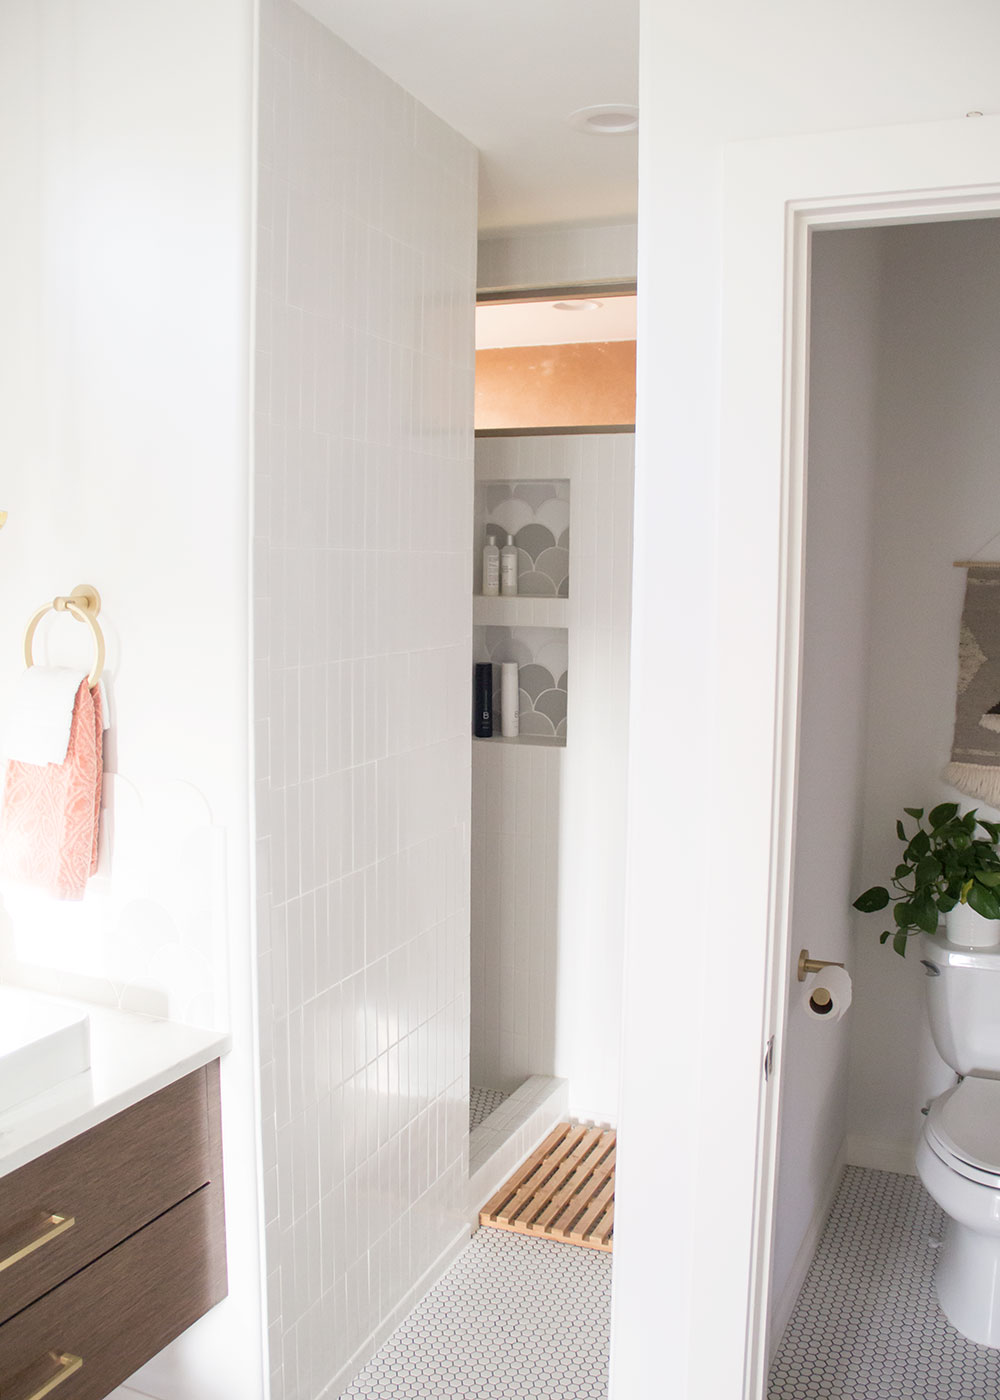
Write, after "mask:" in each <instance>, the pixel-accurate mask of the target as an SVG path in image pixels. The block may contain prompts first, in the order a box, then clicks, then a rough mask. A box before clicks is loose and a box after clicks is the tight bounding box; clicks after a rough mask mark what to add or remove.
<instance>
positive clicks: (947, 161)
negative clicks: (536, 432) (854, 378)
mask: <svg viewBox="0 0 1000 1400" xmlns="http://www.w3.org/2000/svg"><path fill="white" fill-rule="evenodd" d="M977 127H978V121H977V122H976V123H957V122H951V123H942V124H935V126H934V127H933V128H928V127H925V126H914V127H896V128H885V129H878V130H875V131H868V132H852V133H838V134H836V135H833V136H828V137H818V138H817V137H812V138H792V139H790V140H784V141H767V142H753V143H746V144H744V145H740V146H733V147H730V148H728V149H727V151H726V155H725V215H724V224H723V249H724V272H723V308H724V313H723V325H722V343H723V375H722V396H721V414H720V416H721V425H722V434H721V451H720V493H719V498H720V501H721V502H726V503H727V506H728V508H723V509H722V510H721V512H720V515H721V519H720V544H719V558H720V561H723V565H722V567H723V569H724V568H725V563H724V561H726V560H727V559H737V558H738V557H739V555H740V553H741V552H745V549H746V545H745V536H746V533H747V522H748V519H751V518H752V517H753V511H752V503H751V502H750V501H748V500H746V499H743V500H742V503H741V500H740V498H741V497H745V493H746V490H747V488H748V486H749V487H751V488H752V489H754V490H755V491H757V492H759V491H760V487H761V485H762V483H766V482H768V479H769V478H770V481H769V489H765V491H764V493H763V494H764V496H765V508H769V509H770V510H771V520H770V522H769V528H770V531H771V533H772V534H773V535H775V536H776V543H777V559H776V568H775V569H774V570H773V571H772V572H771V573H770V574H769V575H766V577H765V580H764V585H763V586H762V587H760V588H757V589H753V588H752V589H751V590H750V595H751V596H746V597H745V605H744V607H743V608H741V610H740V611H741V613H743V614H747V613H748V611H751V610H752V611H753V612H754V613H755V614H756V626H754V627H753V629H752V630H753V632H754V635H755V636H756V637H757V640H758V642H759V643H761V644H762V645H763V648H764V650H765V654H766V655H767V656H768V658H769V659H770V661H771V663H772V665H773V670H772V671H771V675H772V682H771V687H770V689H771V697H770V703H769V704H768V703H765V704H763V705H762V706H761V710H760V714H761V718H762V719H764V718H766V720H767V723H768V728H769V730H770V735H771V736H772V737H771V744H770V749H771V770H772V771H771V778H770V783H769V787H770V792H769V794H767V805H768V807H769V809H770V810H769V822H768V828H769V853H768V880H767V900H766V908H765V907H761V908H760V909H759V910H758V914H759V918H760V922H759V925H758V928H759V932H760V933H762V935H763V937H762V938H760V939H759V947H760V952H761V954H762V959H763V968H762V972H763V976H762V978H761V983H760V988H761V996H760V1024H761V1025H762V1026H763V1027H764V1033H763V1037H762V1039H763V1041H764V1043H765V1044H766V1042H767V1040H768V1038H769V1036H770V1035H774V1037H775V1046H776V1053H775V1056H774V1061H773V1065H774V1068H773V1071H772V1073H771V1075H770V1078H769V1080H768V1081H767V1082H762V1083H761V1086H760V1092H759V1098H758V1107H757V1141H756V1153H755V1182H756V1189H755V1192H754V1203H753V1226H752V1243H751V1259H750V1271H749V1287H748V1300H747V1335H746V1366H745V1372H744V1392H743V1393H744V1396H745V1400H761V1397H763V1396H764V1394H765V1388H766V1381H767V1363H768V1317H769V1304H770V1301H771V1299H770V1272H771V1265H772V1258H773V1247H774V1226H775V1210H776V1197H777V1185H778V1147H779V1134H780V1119H781V1097H782V1086H783V1081H784V1073H783V1070H784V1055H783V1053H782V1047H783V1043H784V1040H785V1032H786V1023H787V1012H788V1000H789V998H788V993H787V988H788V986H789V979H790V976H791V973H790V961H791V954H792V952H793V950H792V948H791V946H790V936H791V925H790V907H791V889H792V878H793V871H794V861H795V812H796V798H797V775H798V758H799V726H800V711H801V684H802V652H803V634H802V625H803V624H802V614H803V594H804V583H805V519H806V493H807V479H808V460H807V456H808V454H807V433H808V375H809V291H810V273H811V241H812V235H813V233H815V232H817V231H819V230H830V229H837V228H840V229H848V228H864V227H873V226H885V225H892V224H908V223H927V222H935V223H936V222H944V221H949V220H957V219H968V218H977V217H989V216H994V217H998V216H1000V181H997V180H996V179H995V178H994V179H992V180H991V179H990V178H989V176H991V175H993V176H995V173H996V170H997V154H998V149H1000V147H998V140H1000V122H997V121H996V120H991V121H989V122H988V123H987V124H986V125H984V126H983V127H982V128H980V129H978V130H977V129H976V128H977ZM764 327H766V333H767V344H768V347H769V349H770V351H771V353H770V354H769V355H765V356H764V357H762V356H761V354H760V342H761V330H762V328H764ZM748 455H749V456H750V457H751V458H752V461H753V463H754V465H755V466H756V468H757V470H749V471H748V469H747V468H748ZM741 486H742V489H741ZM741 537H742V538H743V540H744V543H743V544H742V548H741ZM744 579H745V575H744ZM733 581H734V582H735V573H734V576H733ZM720 596H723V597H731V596H732V593H731V591H730V590H729V589H727V587H726V585H725V584H723V587H722V592H721V594H720ZM768 614H770V618H768ZM748 620H749V619H748V617H747V616H744V617H743V619H742V621H741V622H740V623H739V624H738V625H739V626H740V627H741V628H742V627H744V626H745V625H746V622H747V621H748ZM724 630H725V629H724V627H723V628H722V633H723V634H724ZM719 644H720V646H721V647H723V648H724V647H725V645H726V640H725V636H724V635H720V639H719ZM744 644H745V643H744ZM760 674H761V676H762V678H763V668H761V672H760ZM745 740H746V735H745V734H744V735H743V741H744V742H745ZM734 761H736V756H735V754H730V755H729V757H728V758H727V759H726V760H725V762H726V767H727V769H728V770H729V771H732V768H731V764H732V763H733V762H734ZM759 797H760V798H763V797H764V794H763V793H761V794H759Z"/></svg>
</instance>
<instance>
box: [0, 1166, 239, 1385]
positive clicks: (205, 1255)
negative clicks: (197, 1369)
mask: <svg viewBox="0 0 1000 1400" xmlns="http://www.w3.org/2000/svg"><path fill="white" fill-rule="evenodd" d="M225 1293H226V1262H225V1238H224V1224H223V1209H222V1188H221V1185H219V1184H213V1185H211V1186H204V1187H202V1188H201V1190H200V1191H197V1192H196V1193H195V1194H194V1195H193V1196H189V1197H188V1198H187V1200H185V1201H182V1202H181V1204H180V1205H178V1206H174V1208H173V1209H172V1210H170V1211H168V1212H167V1213H166V1214H165V1215H161V1216H160V1218H159V1219H158V1220H154V1221H153V1223H152V1224H151V1225H147V1226H146V1227H145V1228H144V1229H142V1230H140V1231H139V1232H138V1234H135V1235H133V1236H132V1237H131V1238H130V1239H127V1240H125V1241H124V1242H123V1243H122V1244H120V1245H118V1246H117V1247H116V1248H115V1249H113V1250H111V1251H110V1253H108V1254H105V1255H104V1256H103V1257H102V1258H101V1259H98V1260H97V1261H96V1262H95V1263H93V1264H91V1265H90V1267H89V1268H86V1269H83V1270H82V1271H81V1272H80V1273H78V1274H75V1275H74V1276H73V1277H72V1278H71V1279H68V1280H67V1281H66V1282H65V1283H63V1284H60V1285H59V1287H58V1288H55V1289H53V1290H52V1292H51V1293H47V1294H46V1295H45V1297H44V1298H39V1300H38V1301H37V1302H36V1303H32V1305H31V1307H29V1308H25V1309H24V1311H23V1312H20V1313H18V1314H17V1316H16V1317H13V1318H11V1319H10V1321H8V1322H5V1323H4V1324H3V1326H0V1395H2V1396H3V1400H32V1397H35V1396H38V1395H39V1394H40V1393H45V1394H47V1395H49V1396H51V1397H52V1400H103V1397H104V1396H106V1395H108V1394H109V1392H110V1391H112V1390H113V1389H114V1388H115V1386H117V1385H120V1384H121V1383H122V1381H124V1380H127V1378H128V1377H129V1376H130V1375H132V1373H133V1372H134V1371H136V1370H138V1368H139V1367H140V1366H142V1365H143V1364H144V1363H145V1362H146V1361H148V1360H149V1359H150V1357H152V1356H155V1354H156V1353H157V1352H158V1351H160V1350H161V1349H162V1348H163V1347H165V1346H166V1345H167V1343H168V1342H172V1341H173V1340H174V1338H175V1337H178V1336H179V1335H180V1334H181V1332H183V1331H184V1329H185V1328H187V1327H190V1326H191V1324H192V1322H195V1321H196V1320H197V1319H198V1318H199V1317H201V1316H202V1314H203V1313H206V1312H207V1311H208V1309H209V1308H211V1307H212V1306H213V1305H214V1304H215V1303H217V1302H219V1300H220V1299H221V1298H223V1297H225ZM79 1362H82V1365H78V1363H79ZM53 1381H55V1384H54V1385H52V1384H51V1383H52V1382H53ZM46 1386H48V1387H49V1388H48V1389H47V1390H46Z"/></svg>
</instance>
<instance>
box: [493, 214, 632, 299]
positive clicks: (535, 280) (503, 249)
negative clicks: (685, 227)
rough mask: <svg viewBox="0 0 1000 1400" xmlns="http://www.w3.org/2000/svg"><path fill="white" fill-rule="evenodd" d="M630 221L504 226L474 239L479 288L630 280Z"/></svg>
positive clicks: (572, 284) (552, 285)
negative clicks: (477, 239) (511, 228)
mask: <svg viewBox="0 0 1000 1400" xmlns="http://www.w3.org/2000/svg"><path fill="white" fill-rule="evenodd" d="M635 271H636V227H635V224H634V223H615V224H575V225H571V226H558V227H557V226H552V227H542V228H531V229H518V230H513V231H511V230H506V231H505V232H503V233H495V234H488V235H484V236H483V237H482V238H480V240H479V277H478V281H479V290H480V291H483V292H485V291H496V290H500V289H501V288H506V287H511V288H513V287H559V286H567V287H568V286H577V285H579V284H581V283H586V282H610V281H612V280H614V279H616V278H617V279H621V280H622V281H634V280H635Z"/></svg>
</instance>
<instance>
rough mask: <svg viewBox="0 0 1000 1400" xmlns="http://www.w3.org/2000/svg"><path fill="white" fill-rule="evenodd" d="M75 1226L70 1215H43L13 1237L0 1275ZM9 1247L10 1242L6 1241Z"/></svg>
mask: <svg viewBox="0 0 1000 1400" xmlns="http://www.w3.org/2000/svg"><path fill="white" fill-rule="evenodd" d="M75 1224H76V1218H75V1216H72V1215H43V1216H42V1218H41V1219H40V1220H37V1221H36V1222H35V1223H34V1224H33V1225H31V1226H29V1227H28V1229H27V1230H22V1231H21V1233H20V1234H19V1235H17V1236H15V1237H14V1240H13V1245H14V1247H13V1249H12V1250H11V1252H10V1253H9V1254H7V1255H5V1256H4V1257H3V1258H2V1259H0V1273H3V1271H4V1269H9V1268H10V1266H11V1264H17V1263H18V1262H19V1261H20V1260H21V1259H26V1258H27V1256H28V1255H29V1254H34V1252H35V1250H36V1249H41V1247H42V1245H43V1244H48V1243H49V1241H50V1240H54V1239H57V1238H58V1237H59V1236H60V1235H63V1234H65V1233H66V1231H67V1230H69V1229H72V1227H73V1226H74V1225H75ZM9 1247H10V1242H9V1241H8V1248H9ZM32 1400H33V1398H32Z"/></svg>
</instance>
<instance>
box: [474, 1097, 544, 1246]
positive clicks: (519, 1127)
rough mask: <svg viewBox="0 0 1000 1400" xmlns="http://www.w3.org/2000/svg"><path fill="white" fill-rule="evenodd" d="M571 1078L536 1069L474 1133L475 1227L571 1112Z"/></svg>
mask: <svg viewBox="0 0 1000 1400" xmlns="http://www.w3.org/2000/svg"><path fill="white" fill-rule="evenodd" d="M568 1105H569V1081H568V1080H566V1079H554V1078H552V1077H551V1076H550V1075H546V1074H533V1075H532V1076H531V1077H530V1078H529V1079H526V1080H525V1081H524V1083H523V1084H522V1085H521V1086H520V1088H518V1089H515V1090H514V1092H513V1093H512V1094H511V1095H510V1097H509V1098H506V1099H504V1101H503V1103H502V1104H501V1105H500V1107H499V1108H496V1109H494V1111H493V1112H492V1113H491V1114H490V1116H489V1117H488V1118H486V1119H484V1120H483V1122H482V1123H480V1125H479V1127H478V1128H473V1130H472V1132H471V1133H470V1134H469V1189H468V1194H467V1197H466V1201H467V1216H468V1220H469V1223H470V1225H472V1227H473V1229H475V1228H477V1227H478V1225H479V1211H480V1209H481V1207H482V1206H483V1205H484V1204H485V1203H486V1201H488V1200H489V1199H490V1197H491V1196H492V1195H494V1194H495V1193H496V1192H497V1191H499V1189H500V1187H501V1186H502V1185H503V1184H504V1182H505V1181H506V1180H507V1178H508V1177H509V1176H510V1174H511V1172H513V1171H515V1170H516V1169H517V1167H519V1166H520V1165H521V1163H522V1162H523V1161H524V1160H525V1158H526V1157H528V1156H529V1155H530V1154H531V1153H532V1152H533V1151H534V1150H535V1148H536V1147H537V1146H538V1145H539V1143H540V1142H542V1141H544V1139H545V1138H546V1137H547V1136H548V1134H549V1133H550V1132H551V1131H552V1129H553V1128H554V1127H555V1126H556V1124H557V1123H560V1122H562V1120H563V1119H564V1118H565V1117H566V1113H567V1110H568Z"/></svg>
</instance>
